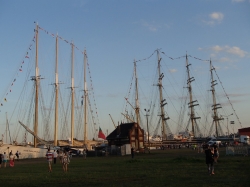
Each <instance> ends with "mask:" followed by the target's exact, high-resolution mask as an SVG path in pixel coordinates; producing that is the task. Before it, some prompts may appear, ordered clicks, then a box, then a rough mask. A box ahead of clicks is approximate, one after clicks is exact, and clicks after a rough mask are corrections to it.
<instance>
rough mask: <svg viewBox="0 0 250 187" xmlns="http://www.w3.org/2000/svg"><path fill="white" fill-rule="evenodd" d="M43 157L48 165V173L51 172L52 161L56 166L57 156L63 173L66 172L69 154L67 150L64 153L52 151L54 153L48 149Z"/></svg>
mask: <svg viewBox="0 0 250 187" xmlns="http://www.w3.org/2000/svg"><path fill="white" fill-rule="evenodd" d="M45 156H46V158H47V161H48V164H49V168H48V169H49V170H48V172H52V161H54V164H56V160H57V156H59V159H60V163H61V164H62V168H63V171H64V172H67V171H68V164H69V162H70V157H69V152H68V151H67V150H64V151H62V150H60V151H59V150H57V151H56V150H54V152H51V151H50V148H49V149H48V151H47V153H46V155H45Z"/></svg>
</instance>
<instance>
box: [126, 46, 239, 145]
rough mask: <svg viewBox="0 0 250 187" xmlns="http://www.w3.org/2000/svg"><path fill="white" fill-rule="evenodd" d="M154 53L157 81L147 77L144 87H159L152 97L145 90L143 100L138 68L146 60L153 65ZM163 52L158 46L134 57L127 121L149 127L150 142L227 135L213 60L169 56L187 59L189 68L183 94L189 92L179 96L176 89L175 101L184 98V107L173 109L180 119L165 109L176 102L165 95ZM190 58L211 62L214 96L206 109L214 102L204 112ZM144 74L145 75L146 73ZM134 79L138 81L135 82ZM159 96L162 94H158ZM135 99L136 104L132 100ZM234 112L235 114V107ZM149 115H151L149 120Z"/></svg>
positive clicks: (186, 63) (146, 134) (182, 100)
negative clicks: (195, 90) (223, 123)
mask: <svg viewBox="0 0 250 187" xmlns="http://www.w3.org/2000/svg"><path fill="white" fill-rule="evenodd" d="M154 54H156V56H157V71H156V75H154V77H156V78H155V79H156V80H155V79H154V80H153V84H151V85H150V84H149V81H148V78H147V79H146V81H144V83H143V84H144V85H143V86H144V88H149V89H151V90H152V85H153V86H156V87H158V89H157V90H156V91H157V93H153V94H150V96H148V95H145V93H144V95H143V99H144V100H143V101H142V99H139V97H140V94H139V91H138V84H139V83H138V77H137V71H136V70H137V64H143V62H144V63H147V66H149V65H150V63H151V62H148V61H150V60H149V59H151V57H152V56H153V55H154ZM161 54H163V55H165V56H167V55H166V54H165V53H164V52H162V51H161V50H160V49H157V50H155V51H154V52H153V53H152V54H151V55H150V56H149V57H148V58H145V59H143V60H137V61H136V60H134V74H133V78H132V81H131V83H130V87H129V91H128V94H127V95H126V97H125V98H126V103H128V104H129V105H127V104H126V105H125V109H124V111H125V112H124V113H125V114H124V113H122V115H123V116H124V117H125V120H128V121H135V122H136V123H138V124H139V125H141V127H142V128H143V129H147V130H145V138H144V139H145V140H146V141H149V140H150V142H156V141H168V140H181V141H186V140H194V139H206V138H207V137H210V136H215V137H220V136H222V137H225V136H226V133H224V132H223V129H222V126H221V123H220V122H221V121H222V120H223V119H224V118H223V116H226V115H221V114H219V109H220V108H222V106H221V105H220V104H219V103H217V101H216V93H215V85H216V84H217V83H216V80H215V79H214V73H216V72H215V71H216V69H215V68H214V67H213V65H212V61H211V59H210V60H202V59H200V58H197V57H192V56H191V55H188V54H186V55H183V56H181V57H177V58H172V57H169V56H167V57H168V58H169V59H171V60H176V59H183V58H185V66H183V67H185V68H186V77H185V81H184V85H183V87H182V88H183V90H184V91H183V92H181V93H184V92H185V90H187V95H186V96H185V95H182V96H178V94H177V93H178V92H177V91H175V93H174V94H175V96H174V97H172V98H174V100H176V101H181V107H179V108H180V110H179V111H178V110H177V108H178V107H176V106H173V108H174V109H172V110H171V111H170V112H172V113H173V111H175V116H177V119H174V118H172V117H171V114H169V112H166V109H165V107H166V106H168V103H169V102H170V103H172V101H171V100H170V96H167V97H168V98H166V95H165V98H164V91H165V92H166V90H165V89H166V88H164V83H163V78H164V75H165V72H164V71H163V70H162V66H163V65H162V64H161V63H162V60H163V58H162V57H161ZM189 57H192V58H194V59H195V60H199V61H203V62H205V63H206V64H209V65H210V86H209V87H210V89H209V91H211V95H210V97H211V98H212V100H210V101H206V102H207V103H205V102H204V103H203V105H205V107H204V108H207V106H209V105H211V106H212V108H210V109H206V111H205V110H204V112H203V111H202V110H203V109H201V106H200V104H199V102H198V99H195V97H196V96H195V94H194V90H193V85H192V83H193V82H194V81H195V78H194V77H193V76H191V73H190V66H191V63H190V62H189ZM145 66H146V65H143V66H140V67H141V68H145ZM149 69H150V70H152V67H151V66H150V68H149ZM140 72H142V70H140ZM148 72H149V71H147V75H148ZM207 72H209V71H207ZM216 75H217V73H216ZM217 76H218V75H217ZM142 77H145V75H142ZM141 79H142V78H141ZM168 79H169V78H168ZM133 80H134V83H133ZM145 82H146V83H145ZM140 83H141V82H140ZM220 83H221V82H220ZM165 84H166V83H165ZM132 85H134V87H135V89H134V90H135V91H134V92H135V94H134V95H132V94H130V93H131V92H132ZM171 85H172V83H171ZM176 85H179V84H175V86H176ZM143 86H141V87H143ZM167 90H168V91H169V90H170V88H167ZM224 91H225V90H224ZM142 92H147V93H149V91H145V90H143V91H142ZM204 92H206V95H207V89H206V90H205V91H204ZM185 93H186V92H185ZM157 95H158V97H156V96H157ZM225 95H226V94H225ZM207 97H208V96H207ZM148 98H149V101H146V99H148ZM227 98H228V97H227ZM131 100H132V102H133V104H131V103H130V102H129V101H131ZM167 100H168V101H167ZM211 101H212V104H210V102H211ZM167 102H168V103H167ZM228 102H230V100H229V98H228ZM142 103H143V104H142ZM176 103H177V102H176ZM230 104H231V103H230ZM142 105H143V107H142ZM231 105H232V104H231ZM130 106H131V107H130ZM195 107H199V109H198V110H197V109H195ZM141 108H144V110H142V109H141ZM131 109H132V110H131ZM168 109H169V107H168ZM187 109H188V111H187ZM144 111H145V112H144ZM197 111H199V112H203V121H202V117H200V116H199V115H198V112H197ZM233 111H234V113H235V110H233ZM184 115H186V117H184ZM141 116H146V118H142V117H141ZM211 116H212V118H211ZM235 116H237V114H236V113H235ZM148 117H149V121H148ZM170 117H171V119H170ZM186 118H187V119H186ZM209 118H211V119H212V123H211V120H209ZM145 119H146V120H145ZM185 121H186V122H185ZM239 123H240V121H239ZM173 124H174V125H173ZM240 124H241V123H240ZM170 126H172V128H170ZM190 126H191V127H190ZM173 128H176V130H175V132H174V131H173ZM208 129H209V131H208ZM227 130H228V128H227ZM228 132H229V130H228ZM227 134H229V133H227Z"/></svg>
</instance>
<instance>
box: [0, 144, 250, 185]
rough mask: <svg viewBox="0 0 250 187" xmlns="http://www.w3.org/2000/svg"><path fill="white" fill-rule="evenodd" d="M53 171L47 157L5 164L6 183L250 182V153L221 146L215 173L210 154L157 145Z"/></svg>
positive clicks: (0, 172) (2, 177)
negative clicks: (230, 151) (231, 152)
mask: <svg viewBox="0 0 250 187" xmlns="http://www.w3.org/2000/svg"><path fill="white" fill-rule="evenodd" d="M68 168H69V171H68V172H67V173H64V172H63V169H62V166H61V164H59V163H57V164H55V165H54V164H53V165H52V170H53V171H52V173H48V169H47V161H46V159H33V160H20V161H19V162H17V161H16V162H15V167H14V168H10V167H7V168H3V167H2V168H0V184H1V186H6V187H8V186H15V187H16V186H53V187H56V186H60V187H61V186H102V187H103V186H116V187H117V186H124V187H126V186H128V187H129V186H144V187H145V186H151V187H154V186H197V187H198V186H199V187H200V186H220V187H222V186H237V187H238V186H239V187H240V186H244V187H245V186H248V185H249V182H250V157H244V156H225V151H223V149H221V150H220V158H219V163H218V164H215V175H214V176H209V175H208V172H207V168H206V164H205V154H204V153H197V152H196V151H194V150H191V149H171V150H155V151H151V153H150V154H148V153H141V154H139V155H135V158H134V159H131V157H130V156H129V155H128V156H108V157H88V158H87V159H86V160H84V159H83V158H80V157H79V158H73V159H72V160H71V162H70V164H69V167H68Z"/></svg>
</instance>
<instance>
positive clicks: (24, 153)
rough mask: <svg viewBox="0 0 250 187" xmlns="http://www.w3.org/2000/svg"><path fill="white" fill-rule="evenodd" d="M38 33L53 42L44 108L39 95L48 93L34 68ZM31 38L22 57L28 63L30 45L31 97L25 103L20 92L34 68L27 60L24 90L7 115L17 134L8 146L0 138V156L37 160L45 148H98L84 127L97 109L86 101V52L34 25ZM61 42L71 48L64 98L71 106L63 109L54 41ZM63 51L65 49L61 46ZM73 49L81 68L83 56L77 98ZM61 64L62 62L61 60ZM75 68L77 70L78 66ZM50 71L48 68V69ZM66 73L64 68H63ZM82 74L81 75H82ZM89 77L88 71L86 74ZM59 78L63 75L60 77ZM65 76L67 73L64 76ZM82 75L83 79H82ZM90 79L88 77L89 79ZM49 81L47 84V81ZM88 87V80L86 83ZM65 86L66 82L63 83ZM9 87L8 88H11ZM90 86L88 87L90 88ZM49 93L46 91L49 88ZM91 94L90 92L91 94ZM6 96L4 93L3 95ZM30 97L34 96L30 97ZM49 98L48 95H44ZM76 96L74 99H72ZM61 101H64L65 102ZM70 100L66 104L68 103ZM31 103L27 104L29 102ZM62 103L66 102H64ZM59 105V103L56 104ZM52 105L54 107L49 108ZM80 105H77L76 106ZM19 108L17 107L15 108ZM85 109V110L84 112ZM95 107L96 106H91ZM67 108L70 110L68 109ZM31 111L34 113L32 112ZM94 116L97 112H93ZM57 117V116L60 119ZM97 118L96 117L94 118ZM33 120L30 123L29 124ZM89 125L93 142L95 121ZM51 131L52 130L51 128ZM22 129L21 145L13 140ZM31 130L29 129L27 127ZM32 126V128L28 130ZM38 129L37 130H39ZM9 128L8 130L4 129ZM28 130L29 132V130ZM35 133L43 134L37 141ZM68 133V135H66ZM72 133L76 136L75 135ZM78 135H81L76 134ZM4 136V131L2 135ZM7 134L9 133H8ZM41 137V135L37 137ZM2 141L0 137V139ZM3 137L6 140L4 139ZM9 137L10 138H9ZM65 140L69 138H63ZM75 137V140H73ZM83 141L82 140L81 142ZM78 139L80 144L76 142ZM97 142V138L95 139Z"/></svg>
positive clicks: (46, 69)
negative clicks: (51, 74)
mask: <svg viewBox="0 0 250 187" xmlns="http://www.w3.org/2000/svg"><path fill="white" fill-rule="evenodd" d="M40 30H42V31H44V32H45V33H46V34H49V35H50V36H52V37H53V38H54V37H55V39H56V40H55V43H56V45H55V46H56V47H55V48H56V49H55V51H56V52H55V53H56V55H55V68H54V69H55V71H54V83H52V84H48V85H50V86H51V85H53V86H54V89H53V90H52V94H51V95H50V97H51V101H48V102H49V107H47V106H46V104H45V101H44V100H45V99H44V98H43V94H48V89H47V90H46V92H42V86H41V85H42V81H43V80H45V79H46V78H44V77H42V76H41V75H40V69H39V66H38V60H39V58H38V52H39V48H38V38H39V31H40ZM34 32H35V34H34V37H33V39H32V44H31V45H30V46H29V51H28V52H27V54H26V55H25V59H31V56H32V52H31V51H32V49H34V48H33V46H34V45H33V44H35V49H34V50H35V53H34V57H35V76H31V79H30V80H31V81H33V82H34V85H33V88H34V89H33V94H32V96H28V97H27V98H28V99H27V100H26V98H25V96H27V92H26V90H25V91H24V89H25V88H26V87H27V83H30V80H29V79H28V78H27V77H28V75H29V73H30V72H32V71H31V68H32V67H34V64H33V62H31V61H32V60H30V64H29V65H30V66H29V68H30V69H28V70H27V75H26V78H25V81H24V82H25V84H26V85H25V86H23V90H22V93H21V94H20V96H19V100H18V101H17V102H16V106H15V110H14V112H13V114H12V115H11V116H12V117H13V115H14V113H17V114H18V117H16V118H15V119H13V121H15V124H17V123H18V126H17V129H18V130H17V131H18V132H17V133H16V135H14V138H13V139H12V140H11V139H10V142H9V143H7V138H6V142H4V140H3V138H2V142H1V145H0V152H2V153H3V152H7V153H9V152H10V151H12V153H15V152H16V151H18V152H19V153H21V156H20V158H37V157H44V156H45V154H46V151H47V148H48V147H50V148H51V149H58V148H60V147H62V146H71V147H78V148H88V149H89V150H90V149H91V148H92V147H94V146H96V145H97V144H99V142H98V141H95V140H89V137H88V127H89V125H90V124H89V121H88V115H87V114H88V110H90V111H91V114H94V112H93V110H95V109H97V108H95V109H93V108H91V104H90V103H89V102H90V98H89V92H90V91H91V89H93V88H91V89H88V87H87V77H86V74H87V73H86V69H87V68H88V67H87V66H88V63H87V52H86V50H84V51H83V52H82V51H80V50H79V48H78V47H77V46H76V45H74V43H73V41H72V42H69V41H67V40H65V39H63V38H62V37H60V36H58V34H57V35H55V34H52V33H50V32H48V31H47V30H45V29H43V28H41V27H40V26H39V25H38V24H36V28H35V29H34ZM59 39H61V40H63V41H65V43H66V45H68V44H70V46H71V58H70V61H71V63H70V64H71V65H70V68H71V79H70V87H69V89H70V96H68V94H65V93H64V94H65V95H66V97H67V101H68V103H70V104H71V106H70V107H69V104H68V105H67V106H64V105H63V104H62V101H63V100H64V99H63V96H64V95H63V93H61V91H60V88H59V85H60V84H63V82H60V81H59V71H58V69H59V68H58V62H59V54H58V51H59V47H58V42H59V41H58V40H59ZM64 47H65V46H64ZM75 49H77V50H78V51H79V52H80V54H79V55H78V56H79V59H80V60H79V61H80V63H79V64H80V65H81V64H82V55H83V56H84V58H83V61H84V63H83V65H82V66H83V67H82V68H81V69H80V68H79V69H80V70H81V71H80V73H79V77H80V81H79V83H78V86H79V87H80V88H83V94H77V93H76V91H75V90H76V88H77V87H76V85H75V84H76V83H75V77H74V73H75V70H74V65H75V64H74V62H75V59H74V58H75V53H74V50H75ZM61 61H62V60H61ZM79 64H78V66H80V65H79ZM23 66H24V61H23V62H22V64H21V67H19V72H24V71H23ZM51 69H52V68H51ZM65 69H68V68H65ZM45 72H50V68H45ZM82 72H83V73H82ZM89 73H90V71H89ZM62 74H63V73H62ZM65 74H67V73H65ZM82 75H83V76H82ZM90 77H91V76H90ZM15 81H16V78H15V79H14V81H13V82H12V85H13V84H14V82H15ZM48 81H49V80H48ZM90 81H91V83H92V80H90ZM65 82H67V81H65ZM12 85H11V86H12ZM91 85H92V84H91ZM49 89H50V88H49ZM92 92H93V90H92ZM6 95H8V93H7V94H6ZM33 95H34V96H33ZM48 95H49V94H48ZM76 95H77V96H76ZM92 96H93V97H94V94H92ZM66 97H65V98H66ZM68 98H70V100H69V99H68ZM30 99H31V101H33V102H31V101H30ZM4 100H5V101H6V102H7V99H6V98H4ZM65 100H66V99H65ZM59 101H61V102H59ZM53 103H54V105H53ZM79 103H81V104H79ZM18 104H19V105H18ZM28 104H30V106H31V107H30V109H28V107H27V105H28ZM17 105H18V107H20V106H21V105H22V106H24V108H20V109H19V111H16V108H17ZM88 106H89V109H88ZM95 106H96V104H95ZM1 107H4V105H3V104H1ZM69 108H70V109H69ZM33 110H34V113H33V112H32V111H33ZM52 111H54V122H52V121H53V117H51V116H52V114H53V112H52ZM75 114H78V116H77V117H76V116H75ZM96 114H97V112H96ZM60 115H61V116H60ZM40 116H45V117H44V118H43V119H42V118H41V119H40ZM69 116H70V123H69V122H68V121H69V120H68V118H69ZM97 117H98V116H97ZM31 119H33V120H31ZM75 121H77V122H78V124H77V125H76V124H75ZM92 121H93V126H92V131H93V139H95V137H97V135H96V134H97V127H96V126H97V124H96V121H95V118H94V117H93V116H92ZM59 123H61V126H59ZM51 124H54V125H53V128H52V125H51ZM68 124H70V130H69V127H68ZM21 126H22V127H23V129H22V130H25V131H24V135H23V142H22V143H17V138H18V134H19V131H22V130H20V127H21ZM30 126H31V127H30ZM32 126H33V127H32ZM39 126H40V127H39ZM8 127H9V126H8ZM31 128H33V129H32V130H31ZM59 128H61V132H62V135H61V139H59V138H58V135H59ZM39 130H40V131H41V130H43V135H42V136H43V137H41V135H39ZM53 131H54V136H53V138H52V136H51V132H53ZM69 131H70V132H69ZM75 132H76V133H75ZM28 133H29V134H31V135H32V137H33V142H28V141H27V139H28V138H27V136H28ZM80 133H81V134H80ZM6 134H7V131H6ZM9 134H10V133H9ZM40 134H41V133H40ZM2 137H3V136H2ZM6 137H7V136H6ZM10 137H11V136H10ZM67 137H69V138H67ZM76 137H78V138H76ZM82 137H83V138H82ZM79 139H82V140H79ZM96 140H97V138H96Z"/></svg>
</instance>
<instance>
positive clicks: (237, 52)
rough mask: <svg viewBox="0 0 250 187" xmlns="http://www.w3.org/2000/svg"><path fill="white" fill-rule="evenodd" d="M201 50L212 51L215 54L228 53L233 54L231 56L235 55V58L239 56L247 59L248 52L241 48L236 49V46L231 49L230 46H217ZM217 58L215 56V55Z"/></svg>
mask: <svg viewBox="0 0 250 187" xmlns="http://www.w3.org/2000/svg"><path fill="white" fill-rule="evenodd" d="M199 50H210V51H212V52H215V53H217V54H218V53H228V54H231V55H235V56H238V57H241V58H243V57H245V56H247V54H248V52H246V51H244V50H242V49H240V48H239V47H236V46H233V47H230V46H228V45H225V46H219V45H215V46H213V47H209V48H199ZM213 55H214V56H215V54H213Z"/></svg>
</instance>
